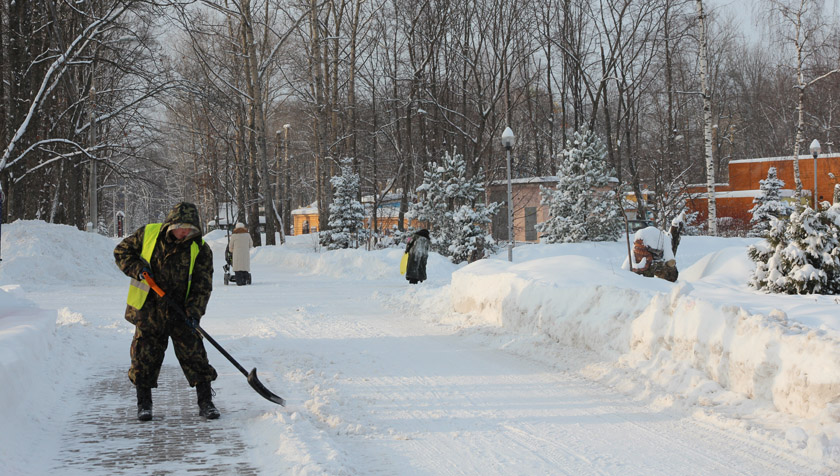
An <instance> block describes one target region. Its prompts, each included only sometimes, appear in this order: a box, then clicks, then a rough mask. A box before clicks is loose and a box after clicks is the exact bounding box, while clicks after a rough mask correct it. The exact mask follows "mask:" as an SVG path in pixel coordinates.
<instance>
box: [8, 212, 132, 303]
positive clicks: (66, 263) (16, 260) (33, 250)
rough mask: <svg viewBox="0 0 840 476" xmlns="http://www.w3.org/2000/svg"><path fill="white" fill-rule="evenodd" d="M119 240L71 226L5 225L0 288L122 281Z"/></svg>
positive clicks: (23, 222)
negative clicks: (116, 258)
mask: <svg viewBox="0 0 840 476" xmlns="http://www.w3.org/2000/svg"><path fill="white" fill-rule="evenodd" d="M117 243H118V240H116V239H114V238H107V237H104V236H101V235H98V234H96V233H84V232H81V231H79V230H78V229H77V228H75V227H72V226H68V225H53V224H50V223H46V222H43V221H36V220H17V221H15V222H13V223H11V224H8V225H3V237H2V246H3V248H2V253H3V261H2V265H0V284H20V285H23V286H24V288H26V287H27V286H28V285H35V286H41V285H70V286H91V285H96V284H97V283H102V282H107V281H109V280H112V279H115V278H119V277H123V276H124V275H123V274H122V272H120V270H119V269H118V268H117V266H116V264H114V247H115V246H116V245H117Z"/></svg>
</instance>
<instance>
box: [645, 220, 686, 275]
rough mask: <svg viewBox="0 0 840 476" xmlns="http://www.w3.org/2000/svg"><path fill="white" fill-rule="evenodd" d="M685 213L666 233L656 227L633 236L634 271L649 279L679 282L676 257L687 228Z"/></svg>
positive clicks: (672, 222)
mask: <svg viewBox="0 0 840 476" xmlns="http://www.w3.org/2000/svg"><path fill="white" fill-rule="evenodd" d="M684 216H685V213H684V212H683V213H680V215H679V216H678V217H676V218H674V219H673V220H672V221H671V228H670V229H669V230H668V232H664V231H662V230H660V229H659V228H656V227H654V226H649V227H647V228H642V229H641V230H639V231H637V232H636V234H635V235H634V236H633V263H632V270H633V272H634V273H636V274H641V275H642V276H646V277H648V278H652V277H657V278H662V279H664V280H667V281H671V282H672V283H673V282H674V281H676V280H677V277H678V276H679V274H680V273H679V271H677V260H676V258H675V255H676V253H677V247H678V246H679V244H680V236H681V235H682V232H683V229H684V228H685V223H684Z"/></svg>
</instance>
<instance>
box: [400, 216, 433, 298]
mask: <svg viewBox="0 0 840 476" xmlns="http://www.w3.org/2000/svg"><path fill="white" fill-rule="evenodd" d="M429 245H431V238H430V237H429V230H426V229H425V228H424V229H422V230H419V231H417V232H416V233H414V234H413V235H411V238H409V241H408V244H407V245H406V247H405V252H406V253H408V264H407V266H406V267H405V279H407V280H408V282H409V283H411V284H417V283H418V282H422V281H425V280H426V261H427V260H428V259H429Z"/></svg>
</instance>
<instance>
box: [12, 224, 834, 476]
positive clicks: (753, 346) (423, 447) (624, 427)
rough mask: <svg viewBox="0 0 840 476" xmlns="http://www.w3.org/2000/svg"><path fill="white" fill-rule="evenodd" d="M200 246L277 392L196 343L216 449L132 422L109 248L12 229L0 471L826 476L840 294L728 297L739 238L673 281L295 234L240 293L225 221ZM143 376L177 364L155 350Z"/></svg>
mask: <svg viewBox="0 0 840 476" xmlns="http://www.w3.org/2000/svg"><path fill="white" fill-rule="evenodd" d="M205 239H206V240H207V241H208V242H209V243H210V244H211V246H212V247H213V250H214V256H215V259H216V263H217V266H216V274H215V276H214V285H215V289H214V293H213V297H212V299H211V301H210V306H209V308H208V312H207V315H206V316H205V317H204V319H203V320H202V326H203V327H204V328H205V329H206V330H207V331H208V332H209V333H210V334H211V335H213V336H214V337H215V338H216V339H217V340H218V341H219V342H220V343H221V344H222V345H223V346H224V347H225V348H226V349H227V350H228V351H229V352H230V353H231V354H233V355H234V356H235V357H236V359H237V360H239V362H240V363H242V364H243V365H244V366H245V367H247V368H251V367H253V366H256V367H257V369H258V371H259V377H260V379H261V380H262V382H263V383H264V384H265V385H266V386H267V387H268V388H269V389H271V390H272V391H274V392H275V393H278V394H280V395H282V396H283V397H285V398H286V399H287V401H288V402H289V403H288V406H287V407H286V408H281V407H278V406H275V405H273V404H272V403H270V402H268V401H266V400H263V399H262V398H260V397H259V396H258V395H257V394H256V393H254V392H253V390H252V389H251V388H250V387H248V385H247V383H246V382H245V379H244V377H243V376H242V375H241V374H240V373H239V372H238V371H237V370H236V369H235V368H234V367H233V366H232V365H230V364H229V363H228V362H227V361H226V360H225V359H224V357H223V356H222V355H221V354H220V353H218V352H217V351H216V350H215V349H213V348H212V347H211V346H210V345H209V344H208V345H207V347H208V354H209V356H210V360H211V363H212V364H213V365H214V366H215V367H216V369H217V370H218V371H219V374H220V376H219V379H218V380H217V381H216V383H215V384H214V388H215V389H216V390H217V393H218V394H217V397H216V403H217V405H218V406H219V409H220V410H221V411H222V418H221V419H220V420H218V421H210V422H200V420H198V417H197V416H196V417H195V419H196V421H199V422H200V423H197V424H196V428H197V430H196V431H197V432H199V433H200V432H202V431H204V430H208V431H209V430H210V429H212V430H214V431H216V433H214V435H224V437H223V438H222V439H224V440H227V441H219V443H218V445H219V448H221V446H222V445H223V444H230V442H231V441H234V440H235V441H237V442H240V443H237V445H238V446H236V445H234V447H236V448H240V449H239V450H237V451H236V454H232V453H231V452H228V451H227V449H225V450H224V451H222V450H221V449H219V448H215V449H214V446H215V445H214V444H213V443H212V441H214V440H210V441H211V443H207V442H206V441H205V442H202V444H201V445H193V444H191V442H190V441H189V439H186V441H182V439H183V438H180V437H175V436H172V437H171V438H168V439H166V438H165V437H166V436H167V435H170V434H171V435H175V434H176V431H177V428H176V427H177V426H178V425H181V424H182V423H179V422H182V420H177V419H175V418H174V417H173V414H174V409H173V408H171V407H166V406H165V405H163V404H161V403H160V401H159V400H157V397H156V406H155V412H156V418H155V420H154V421H152V422H148V423H140V422H137V421H136V420H135V419H134V405H135V401H134V399H133V397H132V395H131V384H130V382H129V381H128V378H127V376H126V375H125V372H126V370H127V368H128V363H129V362H128V360H129V359H128V348H129V344H130V342H131V336H132V333H133V327H132V326H131V325H130V324H128V323H127V322H125V321H124V320H123V318H122V315H123V311H124V308H125V293H126V291H127V287H128V279H127V278H126V277H125V276H123V275H122V274H121V273H120V272H119V271H118V270H117V269H116V267H115V266H114V264H113V259H112V251H113V248H114V246H115V245H116V243H117V240H115V239H111V238H105V237H101V236H98V235H91V234H86V233H82V232H79V231H77V230H76V229H75V228H72V227H67V226H58V225H48V224H45V223H43V222H35V221H18V222H15V223H13V224H10V225H4V226H3V235H2V259H3V261H2V262H0V288H2V290H3V291H4V292H0V422H2V430H0V474H3V475H6V474H11V475H18V474H21V475H24V474H25V475H28V474H33V475H38V474H46V473H55V474H83V473H84V474H143V473H146V472H150V471H151V470H150V469H148V468H152V469H153V470H154V471H155V472H158V473H161V474H167V473H171V474H189V473H194V472H198V473H210V472H211V471H210V469H212V468H216V472H217V473H218V474H225V473H226V472H228V471H227V470H225V469H219V468H240V469H238V470H235V471H233V472H241V473H243V474H252V473H253V472H257V473H259V474H306V475H308V474H329V475H335V474H354V475H355V474H418V475H420V474H529V475H530V474H576V475H577V474H602V475H603V474H606V475H629V474H633V475H654V474H657V475H676V474H692V475H722V474H756V475H770V474H803V475H804V474H838V472H840V424H838V420H840V405H838V404H840V398H838V397H840V334H838V332H840V316H838V312H837V311H838V310H840V305H839V304H840V300H837V299H836V298H834V297H832V296H777V295H767V294H762V293H757V292H755V291H753V290H751V289H749V288H748V287H746V285H745V284H744V283H745V282H746V280H747V276H748V274H749V272H750V269H751V263H750V262H749V260H748V259H747V258H746V247H747V246H748V245H749V244H750V243H752V242H753V241H754V240H746V239H720V238H709V237H685V238H684V239H683V242H682V244H681V246H680V249H679V250H678V252H677V261H678V266H679V268H680V279H679V280H678V281H677V282H676V283H668V282H665V281H662V280H657V279H648V278H643V277H640V276H636V275H634V274H631V273H629V272H627V271H625V270H622V269H621V266H622V263H623V261H624V260H625V259H626V256H627V245H626V243H624V242H619V243H600V244H592V243H585V244H577V245H528V246H521V247H518V248H516V249H515V252H514V262H513V263H512V264H511V263H508V262H507V261H506V259H505V258H506V252H504V251H503V252H502V253H501V254H500V255H499V256H497V257H494V258H491V259H488V260H482V261H479V262H476V263H473V264H471V265H462V266H455V265H452V264H451V263H449V262H448V261H447V260H446V259H444V258H442V257H440V256H438V255H432V256H431V257H430V261H429V280H428V281H426V282H424V283H421V284H419V285H416V286H411V285H409V284H407V283H406V281H405V280H404V279H403V278H402V276H400V275H399V274H398V269H399V260H400V257H401V253H402V251H401V250H399V249H390V250H378V251H372V252H366V251H362V250H344V251H332V252H326V251H323V250H318V248H317V243H316V242H315V241H314V240H313V237H312V236H302V237H293V238H291V239H290V240H289V243H287V244H286V245H284V246H277V247H261V248H257V249H255V250H253V251H252V272H253V276H254V285H252V286H248V287H237V286H224V285H223V283H222V271H221V265H222V256H223V254H222V250H223V247H224V245H225V236H224V234H222V233H221V232H213V233H210V234H209V235H207V236H206V237H205ZM164 367H165V372H164V373H165V374H166V375H177V374H178V373H179V372H180V371H179V370H178V368H177V361H176V359H175V357H174V354H173V353H172V351H171V349H170V351H168V354H167V357H166V360H165V362H164ZM166 382H167V383H166V386H168V387H175V386H176V385H181V387H183V388H181V387H177V388H175V389H174V390H173V389H172V388H159V389H157V390H156V391H155V395H163V394H164V392H165V391H172V392H174V393H178V392H182V393H184V394H186V392H188V391H189V389H188V388H187V387H186V384H182V383H181V382H178V383H171V382H170V381H169V380H167V381H166ZM92 389H93V393H92ZM99 389H104V390H103V391H101V392H100V390H99ZM96 392H99V393H101V395H100V394H97V393H96ZM108 392H113V394H111V393H108ZM118 395H119V397H118ZM185 401H186V402H187V403H185V404H184V405H185V406H194V398H193V396H192V395H190V398H189V399H187V398H185ZM189 411H193V409H192V408H189ZM195 413H196V414H197V410H195ZM82 417H84V418H82ZM186 418H187V420H188V421H191V420H189V419H190V418H191V414H190V415H187V416H186ZM81 420H84V422H81ZM97 422H99V424H100V425H101V426H100V427H99V428H97ZM83 424H84V425H88V426H90V428H91V431H87V430H85V431H80V430H79V428H80V426H82V425H83ZM105 425H108V427H109V428H108V429H109V430H110V431H104V430H105V429H106V428H104V427H105ZM80 434H83V435H85V436H84V437H83V438H80V437H79V436H78V435H80ZM161 436H163V437H164V440H163V441H167V443H166V445H167V448H151V449H148V448H147V449H145V450H144V451H145V452H144V451H140V449H138V447H139V446H140V445H148V444H149V442H150V441H159V440H158V438H160V437H161ZM118 439H119V440H120V442H119V443H117V442H116V440H118ZM121 445H122V446H121ZM197 446H201V447H197ZM205 446H206V447H205ZM158 450H159V451H158ZM149 451H151V453H149ZM167 451H170V453H167ZM190 453H200V454H201V458H193V459H186V458H183V457H178V455H181V456H183V455H185V454H190ZM113 454H118V455H119V456H118V457H117V458H116V459H114V460H113V461H110V460H109V458H112V457H113ZM149 454H155V455H158V456H154V457H151V456H148V455H149ZM160 454H162V455H163V456H160ZM167 454H169V456H167ZM138 455H140V456H138ZM105 460H109V461H110V462H109V464H110V466H103V465H102V464H101V463H102V462H103V461H105ZM151 460H154V461H151ZM243 460H244V461H247V462H248V464H249V466H248V469H242V468H241V467H240V466H238V465H240V464H241V461H243ZM150 462H153V463H154V465H151V466H150ZM225 464H227V465H229V466H225Z"/></svg>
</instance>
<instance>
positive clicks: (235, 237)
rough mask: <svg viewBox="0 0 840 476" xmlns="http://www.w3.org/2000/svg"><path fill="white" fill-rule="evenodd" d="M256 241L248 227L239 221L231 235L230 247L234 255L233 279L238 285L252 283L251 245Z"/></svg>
mask: <svg viewBox="0 0 840 476" xmlns="http://www.w3.org/2000/svg"><path fill="white" fill-rule="evenodd" d="M252 246H254V242H253V241H252V240H251V235H250V234H249V233H248V229H247V228H245V225H243V224H242V223H237V224H236V226H235V227H234V228H233V234H231V235H230V243H229V244H228V249H229V250H230V252H231V254H232V255H233V264H232V266H233V273H234V275H233V280H234V281H235V282H236V285H237V286H242V285H245V284H251V247H252Z"/></svg>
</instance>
